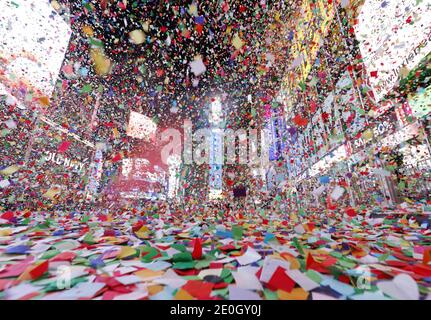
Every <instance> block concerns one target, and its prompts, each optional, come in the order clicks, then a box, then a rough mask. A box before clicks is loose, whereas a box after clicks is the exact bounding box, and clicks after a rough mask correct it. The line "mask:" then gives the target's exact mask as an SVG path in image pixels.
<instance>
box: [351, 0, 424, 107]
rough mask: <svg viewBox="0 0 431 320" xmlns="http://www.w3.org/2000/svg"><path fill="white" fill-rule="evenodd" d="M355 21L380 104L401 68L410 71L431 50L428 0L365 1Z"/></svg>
mask: <svg viewBox="0 0 431 320" xmlns="http://www.w3.org/2000/svg"><path fill="white" fill-rule="evenodd" d="M358 21H359V23H358V24H357V25H356V29H355V32H356V37H357V39H358V41H359V48H360V50H361V53H362V55H363V57H364V64H365V66H366V69H367V72H368V74H369V81H370V84H371V86H372V88H373V92H374V95H375V98H376V100H377V101H380V100H381V99H382V98H383V97H384V96H385V95H386V93H387V92H388V91H389V90H390V89H391V88H392V87H393V86H394V85H395V84H396V83H397V81H398V75H399V73H400V70H401V68H402V66H403V65H405V67H406V68H407V69H408V70H411V69H413V68H414V67H415V66H416V65H417V64H418V63H419V61H420V60H421V59H422V58H423V57H425V56H426V55H427V54H428V53H429V52H430V51H431V1H430V0H424V1H417V0H393V1H392V0H391V1H384V2H382V1H381V0H367V1H366V2H365V4H364V5H363V7H362V9H361V12H360V14H359V16H358ZM372 72H376V74H375V73H374V74H372Z"/></svg>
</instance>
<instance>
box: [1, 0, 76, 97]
mask: <svg viewBox="0 0 431 320" xmlns="http://www.w3.org/2000/svg"><path fill="white" fill-rule="evenodd" d="M70 36H71V29H70V27H69V25H68V24H67V23H66V22H65V21H64V20H63V18H62V17H61V16H60V15H58V14H57V12H56V11H55V10H54V9H53V8H52V6H51V5H50V3H49V1H48V0H25V1H12V0H2V5H1V10H0V82H1V83H3V88H6V89H8V91H12V90H11V88H13V87H16V86H20V87H22V85H24V86H25V87H26V89H30V90H29V91H32V92H33V94H36V95H39V96H45V97H50V96H51V94H52V92H53V90H54V87H55V82H56V80H57V76H58V74H59V71H60V68H61V65H62V63H63V59H64V55H65V53H66V50H67V47H68V43H69V38H70Z"/></svg>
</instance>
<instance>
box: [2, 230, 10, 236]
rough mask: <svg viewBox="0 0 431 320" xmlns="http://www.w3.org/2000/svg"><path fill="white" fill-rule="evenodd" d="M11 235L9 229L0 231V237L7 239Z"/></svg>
mask: <svg viewBox="0 0 431 320" xmlns="http://www.w3.org/2000/svg"><path fill="white" fill-rule="evenodd" d="M11 234H12V230H11V229H2V230H0V237H7V236H10V235H11Z"/></svg>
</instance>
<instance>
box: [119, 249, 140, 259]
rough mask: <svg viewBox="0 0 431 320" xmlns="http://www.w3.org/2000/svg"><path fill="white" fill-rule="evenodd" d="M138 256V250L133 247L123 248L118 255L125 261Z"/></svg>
mask: <svg viewBox="0 0 431 320" xmlns="http://www.w3.org/2000/svg"><path fill="white" fill-rule="evenodd" d="M135 254H136V250H135V249H133V248H131V247H121V251H120V252H119V253H118V255H117V258H118V259H124V258H127V257H130V256H133V255H135Z"/></svg>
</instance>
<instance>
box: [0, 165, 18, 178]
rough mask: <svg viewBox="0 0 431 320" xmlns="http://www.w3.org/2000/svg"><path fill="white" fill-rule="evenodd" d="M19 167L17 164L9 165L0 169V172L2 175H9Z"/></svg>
mask: <svg viewBox="0 0 431 320" xmlns="http://www.w3.org/2000/svg"><path fill="white" fill-rule="evenodd" d="M19 169H20V167H19V166H9V167H7V168H5V169H3V170H1V171H0V173H1V174H2V175H3V176H10V175H11V174H14V173H15V172H17V171H18V170H19Z"/></svg>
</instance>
